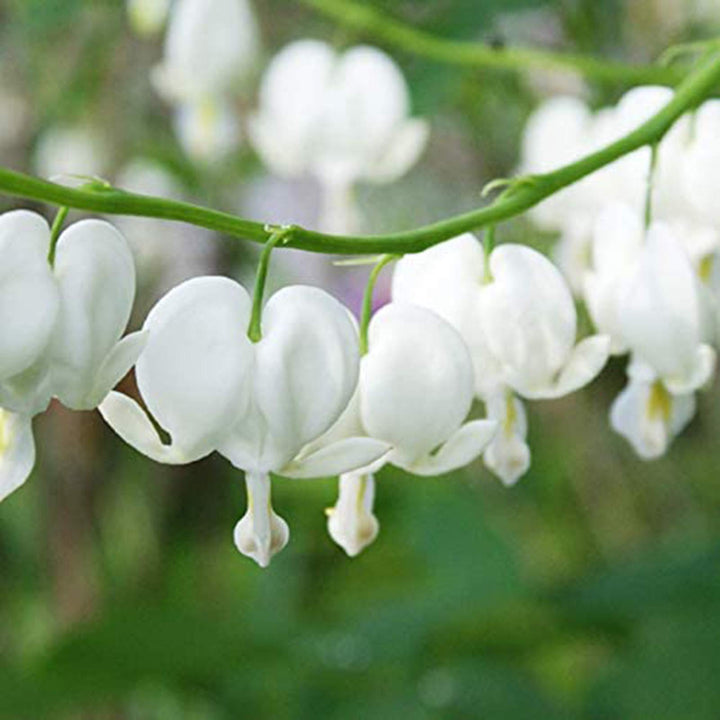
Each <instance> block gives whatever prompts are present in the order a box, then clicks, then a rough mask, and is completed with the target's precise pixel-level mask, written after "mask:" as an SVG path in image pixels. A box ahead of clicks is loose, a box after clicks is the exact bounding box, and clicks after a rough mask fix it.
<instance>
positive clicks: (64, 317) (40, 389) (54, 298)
mask: <svg viewBox="0 0 720 720" xmlns="http://www.w3.org/2000/svg"><path fill="white" fill-rule="evenodd" d="M50 235H51V233H50V228H49V226H48V224H47V222H46V221H45V220H44V218H42V217H41V216H40V215H37V214H36V213H33V212H29V211H26V210H16V211H12V212H8V213H5V214H3V215H0V259H1V261H2V262H0V308H2V309H0V407H2V408H3V415H2V424H3V431H2V433H0V434H1V435H2V436H3V442H2V443H0V445H1V446H2V451H0V500H1V499H2V498H4V497H5V496H6V495H7V494H9V493H10V492H12V490H14V489H16V488H17V487H19V485H21V484H22V483H23V482H24V481H25V480H26V479H27V476H28V475H29V473H30V471H31V470H32V466H33V464H34V457H35V449H34V444H33V440H32V433H31V430H30V421H31V419H32V417H33V416H34V415H36V414H38V413H40V412H42V411H43V410H45V409H46V407H47V405H48V403H49V402H50V400H51V398H53V397H57V398H58V399H59V400H60V402H62V403H63V404H64V405H66V406H67V407H69V408H71V409H74V410H90V409H93V408H95V407H97V405H98V404H99V403H100V402H101V401H102V399H103V398H104V397H105V396H106V395H107V393H108V392H109V391H110V389H111V388H112V387H113V386H114V385H115V384H116V383H117V382H118V381H119V380H120V379H121V378H122V377H123V376H124V375H125V374H126V373H127V371H128V370H129V369H130V367H131V366H132V365H133V363H134V362H135V360H136V359H137V357H138V355H139V354H140V352H141V350H142V347H143V345H144V342H145V336H144V334H142V333H132V334H130V335H128V336H126V337H125V338H123V339H122V340H121V339H120V338H121V336H122V333H123V331H124V330H125V327H126V325H127V322H128V319H129V317H130V312H131V309H132V304H133V299H134V295H135V268H134V265H133V262H132V255H131V253H130V249H129V248H128V246H127V243H126V242H125V239H124V238H123V237H122V235H120V233H118V231H117V230H116V229H115V228H114V227H113V226H112V225H110V224H109V223H107V222H104V221H100V220H83V221H81V222H78V223H75V224H74V225H71V226H70V227H69V228H68V229H67V230H65V231H64V232H63V233H61V235H60V237H59V239H58V242H57V245H56V250H55V258H54V265H52V266H51V265H50V263H49V261H48V253H49V250H50Z"/></svg>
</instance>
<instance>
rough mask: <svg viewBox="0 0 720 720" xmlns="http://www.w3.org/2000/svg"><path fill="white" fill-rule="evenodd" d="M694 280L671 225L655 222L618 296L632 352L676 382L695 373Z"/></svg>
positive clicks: (697, 322) (686, 380) (685, 382)
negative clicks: (629, 276) (632, 271)
mask: <svg viewBox="0 0 720 720" xmlns="http://www.w3.org/2000/svg"><path fill="white" fill-rule="evenodd" d="M696 283H697V281H696V278H695V273H694V271H693V268H692V266H691V264H690V261H689V259H688V257H687V255H686V254H685V251H684V250H683V248H682V247H681V245H680V243H679V242H678V241H677V239H676V238H675V237H674V235H673V234H672V233H671V232H670V230H669V228H667V227H666V226H661V225H659V224H655V225H653V226H652V227H651V228H650V231H649V233H648V239H647V242H646V245H645V248H644V250H643V255H642V259H641V261H640V264H639V266H638V269H637V271H636V272H635V274H634V276H633V278H632V280H631V281H630V282H629V283H628V286H627V289H626V291H625V293H624V295H623V298H622V300H621V308H622V331H623V336H624V338H625V340H626V341H627V343H628V345H629V346H630V348H631V350H632V351H633V353H634V354H636V355H637V356H638V358H639V359H641V360H643V361H644V362H646V363H647V364H649V365H650V366H652V367H653V369H654V370H655V371H656V372H657V373H658V375H660V376H661V377H663V378H671V382H672V383H673V384H674V385H676V386H678V387H681V386H684V385H689V384H690V382H691V381H692V379H693V378H695V377H696V375H697V373H698V346H699V343H700V306H699V302H700V301H699V296H698V291H697V284H696Z"/></svg>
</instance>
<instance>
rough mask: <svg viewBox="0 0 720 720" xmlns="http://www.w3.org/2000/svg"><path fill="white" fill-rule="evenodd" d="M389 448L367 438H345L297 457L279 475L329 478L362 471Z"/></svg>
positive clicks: (382, 443) (381, 457)
mask: <svg viewBox="0 0 720 720" xmlns="http://www.w3.org/2000/svg"><path fill="white" fill-rule="evenodd" d="M390 449H391V446H390V445H388V443H384V442H382V441H380V440H374V439H373V438H368V437H349V438H345V439H343V440H338V441H336V442H334V443H331V444H329V445H324V446H323V447H320V448H318V449H317V450H314V451H312V452H310V453H308V454H307V455H304V454H303V455H300V456H299V457H297V458H295V459H294V460H292V461H291V462H290V463H288V464H287V465H286V466H285V467H284V468H282V469H281V470H279V471H278V474H279V475H284V476H285V477H291V478H314V477H331V476H333V475H341V474H342V473H348V472H352V471H357V470H360V469H364V468H365V467H367V466H370V465H372V467H373V468H376V467H377V462H378V461H379V460H381V459H383V458H385V456H387V454H388V452H390Z"/></svg>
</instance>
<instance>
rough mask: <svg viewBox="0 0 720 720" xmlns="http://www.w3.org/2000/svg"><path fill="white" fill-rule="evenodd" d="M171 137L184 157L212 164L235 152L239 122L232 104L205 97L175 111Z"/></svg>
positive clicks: (221, 98) (217, 98) (178, 107)
mask: <svg viewBox="0 0 720 720" xmlns="http://www.w3.org/2000/svg"><path fill="white" fill-rule="evenodd" d="M174 127H175V135H176V137H177V139H178V142H179V143H180V145H181V147H182V149H183V150H184V151H185V154H186V155H187V156H188V157H189V158H191V159H192V160H195V161H196V162H201V163H207V164H213V163H217V162H220V161H222V160H223V159H224V158H226V157H227V156H228V155H230V154H231V153H233V152H234V151H235V150H237V148H238V146H239V144H240V141H241V133H240V120H239V118H238V114H237V112H236V110H235V107H234V106H233V104H232V103H231V102H230V101H229V100H228V99H227V98H225V97H223V96H221V95H217V96H210V95H208V96H205V97H203V98H201V99H199V100H195V101H193V102H186V103H180V104H179V105H178V106H177V107H176V108H175V116H174Z"/></svg>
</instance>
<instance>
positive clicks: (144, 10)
mask: <svg viewBox="0 0 720 720" xmlns="http://www.w3.org/2000/svg"><path fill="white" fill-rule="evenodd" d="M126 4H127V12H128V19H129V20H130V25H131V26H132V28H133V30H134V31H135V32H136V33H137V34H138V35H155V34H156V33H159V32H160V31H161V30H162V29H163V27H165V21H166V20H167V17H168V14H169V13H170V5H171V0H127V3H126Z"/></svg>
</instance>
